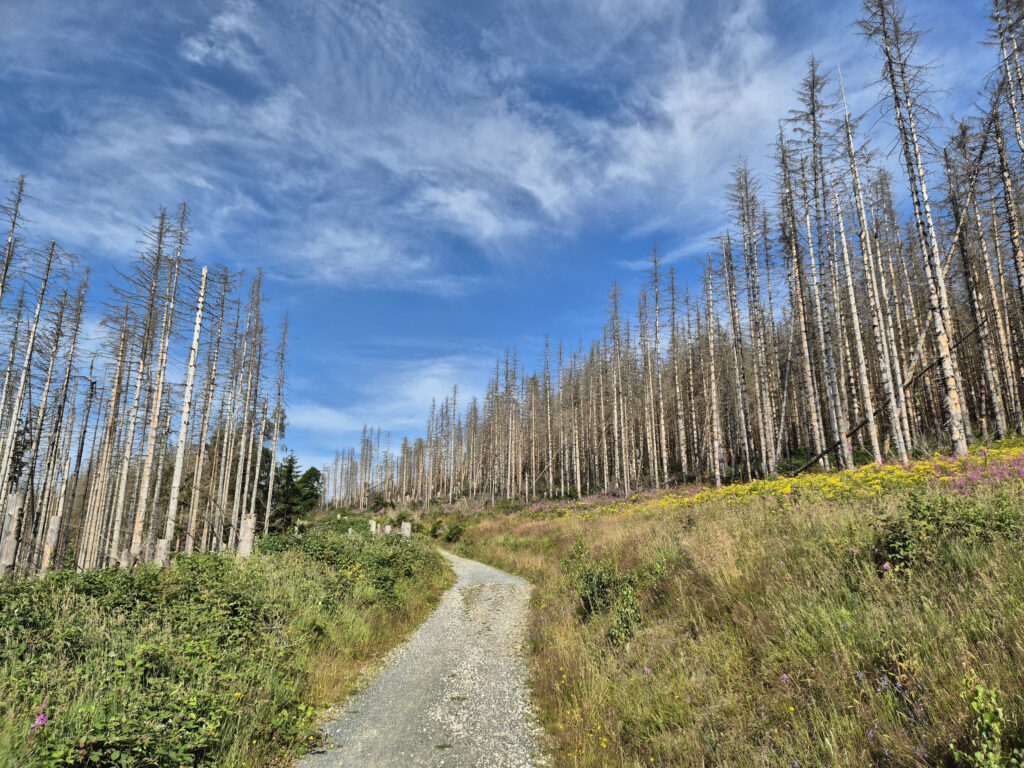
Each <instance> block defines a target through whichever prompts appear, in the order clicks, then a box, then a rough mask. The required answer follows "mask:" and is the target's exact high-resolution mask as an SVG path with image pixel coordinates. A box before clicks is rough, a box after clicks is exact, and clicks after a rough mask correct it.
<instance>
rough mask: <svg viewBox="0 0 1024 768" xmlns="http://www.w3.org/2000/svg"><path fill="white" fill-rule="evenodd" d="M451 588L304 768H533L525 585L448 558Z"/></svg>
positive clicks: (535, 732)
mask: <svg viewBox="0 0 1024 768" xmlns="http://www.w3.org/2000/svg"><path fill="white" fill-rule="evenodd" d="M446 557H448V559H449V560H450V561H451V564H452V568H453V569H454V570H455V575H456V576H457V581H456V583H455V586H453V587H452V588H451V589H450V590H448V592H446V593H445V594H444V596H443V597H442V598H441V602H440V603H439V604H438V606H437V609H436V610H435V611H434V613H433V614H431V616H430V617H429V618H428V619H427V620H426V622H424V624H423V625H422V626H421V627H420V628H419V629H418V630H417V631H416V633H415V634H414V635H413V636H412V638H411V639H410V640H409V641H408V642H407V643H406V644H405V645H404V646H402V647H401V648H400V649H399V650H397V651H396V652H394V653H393V654H392V655H391V657H390V658H389V660H388V662H387V664H386V666H385V668H384V669H383V670H382V672H381V673H380V675H379V676H378V677H377V678H376V679H375V680H374V681H373V683H371V684H370V686H369V687H368V688H367V689H366V690H365V691H363V692H362V693H360V694H358V695H356V696H354V697H352V698H351V699H350V700H349V701H348V702H347V703H346V705H345V707H344V708H343V710H342V712H341V714H340V716H339V717H338V718H337V719H336V720H334V721H332V722H331V723H329V724H328V725H327V726H325V728H324V730H325V731H326V733H327V744H326V746H325V748H324V749H323V750H321V751H319V752H318V753H316V754H313V755H310V756H309V757H307V758H305V759H303V760H302V761H301V762H300V763H299V767H300V768H338V767H339V766H445V768H463V767H464V768H477V767H478V766H500V767H501V768H506V767H508V768H520V767H521V766H539V765H545V764H546V762H545V761H544V760H543V759H542V757H541V752H540V749H539V746H538V741H537V738H538V736H539V734H540V729H539V727H538V726H537V723H536V720H535V718H534V715H533V711H532V708H531V706H530V699H529V693H528V691H527V688H526V666H525V663H524V659H523V646H524V643H525V640H526V621H527V603H528V601H529V597H530V585H529V584H528V583H527V582H526V581H524V580H522V579H520V578H518V577H516V576H512V575H510V574H507V573H505V572H504V571H499V570H497V569H495V568H491V567H489V566H486V565H483V564H482V563H478V562H475V561H473V560H466V559H464V558H461V557H456V556H454V555H447V554H446Z"/></svg>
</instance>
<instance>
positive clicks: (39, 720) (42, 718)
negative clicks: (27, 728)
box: [31, 712, 50, 733]
mask: <svg viewBox="0 0 1024 768" xmlns="http://www.w3.org/2000/svg"><path fill="white" fill-rule="evenodd" d="M48 722H50V718H48V717H47V716H46V713H45V712H40V713H39V714H38V715H36V719H35V722H34V723H32V729H31V730H32V731H33V733H34V732H35V731H38V730H39V729H40V728H42V727H43V726H44V725H46V724H47V723H48Z"/></svg>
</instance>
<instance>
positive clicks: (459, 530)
mask: <svg viewBox="0 0 1024 768" xmlns="http://www.w3.org/2000/svg"><path fill="white" fill-rule="evenodd" d="M465 530H466V527H465V526H464V525H462V523H452V522H449V523H448V524H447V525H446V526H445V530H444V540H445V541H447V542H448V543H449V544H454V543H455V542H456V541H458V540H459V539H460V538H462V534H463V532H464V531H465Z"/></svg>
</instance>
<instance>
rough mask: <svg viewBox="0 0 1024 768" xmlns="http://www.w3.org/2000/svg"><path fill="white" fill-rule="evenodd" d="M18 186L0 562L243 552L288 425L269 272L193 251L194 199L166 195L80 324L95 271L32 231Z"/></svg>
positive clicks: (5, 274)
mask: <svg viewBox="0 0 1024 768" xmlns="http://www.w3.org/2000/svg"><path fill="white" fill-rule="evenodd" d="M25 190H26V181H25V178H24V177H21V178H19V179H18V180H17V182H16V184H15V186H14V189H13V191H12V192H11V194H10V196H9V198H8V199H7V201H6V203H5V204H4V206H3V213H4V215H5V216H6V217H7V223H8V227H7V238H6V244H5V246H4V252H3V262H2V265H0V318H2V319H3V322H2V324H0V327H2V330H0V350H2V352H0V354H2V357H3V358H4V361H3V363H0V365H3V368H2V373H0V376H2V383H0V576H3V575H8V574H12V573H21V574H35V573H40V572H44V571H47V570H51V569H53V568H59V567H66V568H77V569H80V570H81V569H87V568H103V567H107V566H112V565H119V566H122V567H132V566H134V565H136V564H138V563H147V562H155V563H157V564H160V565H166V564H167V563H168V561H169V558H170V553H171V552H206V551H234V552H237V553H238V554H239V555H243V556H244V555H246V554H248V553H249V552H251V551H252V548H253V544H254V540H255V537H256V535H257V533H259V532H260V531H262V532H264V533H265V532H267V530H268V529H269V528H270V526H271V522H272V517H273V514H272V512H273V510H274V509H275V506H274V501H273V499H274V493H275V489H274V484H275V478H276V476H277V474H278V473H277V472H275V471H271V469H272V468H274V467H275V466H276V461H277V450H278V443H279V441H280V439H281V437H282V436H283V433H284V410H283V408H284V402H283V400H284V384H285V367H286V343H287V329H288V320H287V316H285V318H284V322H283V324H282V327H281V331H280V342H279V343H278V345H277V348H276V350H275V351H274V352H273V354H272V359H268V354H269V353H268V349H267V341H266V336H267V328H266V325H265V320H264V313H263V303H264V301H265V299H264V295H263V275H262V272H260V271H257V273H256V274H255V275H254V276H253V277H252V278H251V280H249V281H248V286H246V285H245V280H244V276H243V275H242V274H240V273H233V272H231V271H230V270H228V269H227V268H218V269H215V270H210V269H209V268H208V267H205V266H204V267H202V268H200V267H199V266H198V265H197V264H195V263H194V261H193V260H192V259H190V258H189V257H188V255H187V250H188V240H189V233H190V229H189V224H188V215H189V214H188V209H187V207H186V206H185V205H184V204H182V205H181V206H180V207H179V208H178V209H177V211H176V212H175V213H174V214H168V213H167V211H165V210H162V209H161V210H160V211H159V213H158V214H157V216H156V217H155V220H154V222H153V224H152V225H151V226H150V227H149V228H148V229H147V230H145V232H144V235H143V247H142V251H141V253H140V254H139V256H138V258H137V259H136V260H135V261H134V262H133V263H132V264H131V266H130V267H129V268H128V269H127V271H125V272H123V273H121V272H119V273H118V281H117V283H116V284H115V285H112V286H111V291H110V296H109V297H108V299H107V301H106V302H105V305H104V306H103V307H102V319H101V321H100V323H99V334H98V336H99V338H97V339H90V338H88V337H87V334H86V332H85V330H84V328H83V321H84V320H85V318H86V317H87V315H86V300H87V293H88V288H89V274H88V271H87V270H86V271H85V272H84V273H83V274H78V272H77V262H76V259H75V258H74V257H72V256H70V255H69V254H67V253H65V252H64V251H63V250H62V249H61V248H60V247H59V246H58V244H57V243H56V241H53V240H51V241H49V242H48V243H47V244H46V245H44V246H43V247H32V246H30V245H29V244H28V243H27V242H26V238H25V236H24V233H23V224H24V210H23V208H24V203H25V200H26V192H25ZM267 443H269V447H268V446H267Z"/></svg>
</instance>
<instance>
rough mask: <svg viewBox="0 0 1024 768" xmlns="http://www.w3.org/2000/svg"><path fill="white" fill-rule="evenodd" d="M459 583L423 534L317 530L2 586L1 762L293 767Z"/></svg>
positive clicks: (14, 763) (62, 764)
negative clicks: (240, 547) (228, 551)
mask: <svg viewBox="0 0 1024 768" xmlns="http://www.w3.org/2000/svg"><path fill="white" fill-rule="evenodd" d="M449 579H450V570H449V569H448V567H447V565H446V564H445V563H444V562H443V559H442V558H440V557H439V556H438V555H437V553H436V552H433V551H432V550H431V549H430V548H429V547H428V546H427V545H426V544H425V543H423V542H419V541H410V540H402V539H399V538H395V537H389V538H388V539H383V540H382V539H377V540H371V539H369V538H368V537H365V536H362V535H354V536H348V535H346V534H343V533H341V532H338V531H330V530H315V531H312V532H309V533H306V534H304V535H303V536H299V537H296V536H272V537H269V538H266V539H264V540H263V542H262V544H261V547H260V551H259V552H258V553H257V554H255V555H254V556H252V557H251V558H249V559H247V560H237V559H235V558H234V557H233V556H230V555H188V556H179V557H177V558H176V559H174V561H173V562H172V564H171V566H170V567H169V568H167V569H164V570H159V569H156V568H150V567H145V568H141V569H139V570H137V571H135V572H131V573H130V572H128V571H125V570H122V569H112V570H107V571H100V572H87V573H69V572H58V573H53V574H49V575H47V576H45V577H43V578H41V579H37V580H3V581H0V765H3V766H18V767H19V768H22V767H23V766H24V767H27V766H82V767H83V768H84V766H272V765H283V764H285V762H286V760H287V759H288V757H289V756H290V755H294V754H295V753H301V752H302V751H305V750H306V749H307V748H308V747H309V745H310V744H312V743H314V742H315V739H316V736H315V733H316V720H317V712H318V709H319V708H320V707H322V706H325V705H327V704H330V703H333V702H335V701H337V700H338V699H339V698H341V697H342V696H344V695H345V694H346V693H348V692H349V690H350V689H351V687H352V685H353V684H354V682H355V681H356V679H357V678H358V676H359V674H360V673H361V672H362V671H364V670H365V669H366V668H367V667H368V666H369V665H371V664H372V663H373V662H374V661H375V660H376V659H378V658H379V657H380V656H381V655H382V654H383V653H384V651H386V650H387V649H388V648H390V647H391V646H392V645H394V644H395V643H396V642H397V641H398V640H399V639H400V638H401V637H403V636H404V635H405V634H406V633H407V632H408V631H409V630H410V629H411V628H412V627H414V626H415V625H416V624H417V623H418V622H419V621H420V620H421V619H422V618H423V616H425V615H426V613H427V612H428V611H429V609H430V607H431V606H432V605H433V604H434V603H435V602H436V600H437V598H438V596H439V594H440V593H441V591H443V589H444V588H445V586H446V585H447V584H448V582H449Z"/></svg>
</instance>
